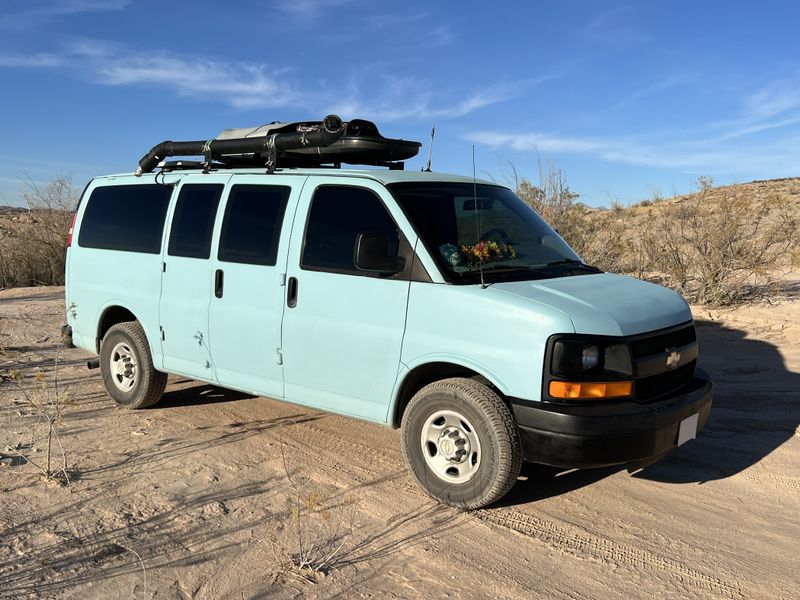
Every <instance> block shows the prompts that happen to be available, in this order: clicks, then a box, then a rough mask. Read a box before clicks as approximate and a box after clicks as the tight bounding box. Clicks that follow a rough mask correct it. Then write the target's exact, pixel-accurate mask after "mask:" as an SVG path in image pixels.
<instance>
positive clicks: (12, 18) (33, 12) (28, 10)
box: [0, 0, 131, 29]
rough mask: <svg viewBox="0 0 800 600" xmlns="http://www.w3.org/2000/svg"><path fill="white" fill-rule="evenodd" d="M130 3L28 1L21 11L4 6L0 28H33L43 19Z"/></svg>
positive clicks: (121, 0)
mask: <svg viewBox="0 0 800 600" xmlns="http://www.w3.org/2000/svg"><path fill="white" fill-rule="evenodd" d="M130 3H131V0H28V1H27V2H25V3H24V8H23V9H22V10H15V6H14V5H13V4H12V5H11V6H4V7H3V9H4V14H3V19H2V21H0V28H6V29H8V28H26V27H33V26H36V25H38V24H39V23H41V21H42V20H45V19H53V18H57V17H64V16H68V15H74V14H79V13H85V12H107V11H117V10H123V9H124V8H126V7H127V6H128V5H129V4H130ZM16 4H19V3H16Z"/></svg>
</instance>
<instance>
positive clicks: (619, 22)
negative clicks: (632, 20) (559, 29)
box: [578, 6, 653, 46]
mask: <svg viewBox="0 0 800 600" xmlns="http://www.w3.org/2000/svg"><path fill="white" fill-rule="evenodd" d="M631 10H632V7H630V6H616V7H614V8H611V9H609V10H607V11H605V12H603V13H600V14H598V15H596V16H595V17H594V18H593V19H591V20H590V21H589V22H588V23H587V24H586V25H584V26H583V27H581V28H580V29H579V30H578V34H579V35H580V36H581V37H584V38H591V39H593V40H595V41H596V42H600V43H603V44H608V45H614V46H639V45H641V44H647V43H649V42H651V41H653V37H652V36H651V35H650V34H649V33H645V32H644V31H642V30H641V29H639V28H636V27H633V26H631V25H627V24H625V22H624V21H625V18H626V15H627V14H628V13H630V12H631Z"/></svg>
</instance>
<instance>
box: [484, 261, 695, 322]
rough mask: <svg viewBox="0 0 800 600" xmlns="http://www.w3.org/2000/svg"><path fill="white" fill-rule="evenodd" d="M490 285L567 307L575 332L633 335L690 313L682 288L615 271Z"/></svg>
mask: <svg viewBox="0 0 800 600" xmlns="http://www.w3.org/2000/svg"><path fill="white" fill-rule="evenodd" d="M490 287H491V288H492V289H494V290H497V291H501V292H504V293H508V294H513V295H515V296H520V297H522V298H527V299H529V300H532V301H535V302H538V303H541V304H546V305H547V306H550V307H552V308H555V309H557V310H559V311H561V312H563V313H564V314H566V315H567V317H569V318H570V319H571V320H572V323H573V325H574V327H575V332H576V333H587V334H597V335H635V334H638V333H645V332H648V331H654V330H656V329H664V328H665V327H670V326H672V325H677V324H679V323H685V322H686V321H689V320H691V318H692V313H691V311H690V310H689V305H688V304H686V301H685V300H684V299H683V297H681V295H680V294H677V293H676V292H673V291H672V290H669V289H667V288H665V287H662V286H660V285H655V284H652V283H647V282H646V281H641V280H639V279H633V278H632V277H625V276H623V275H615V274H613V273H599V274H593V275H576V276H572V277H557V278H553V279H539V280H535V281H514V282H504V283H494V284H492V285H491V286H490Z"/></svg>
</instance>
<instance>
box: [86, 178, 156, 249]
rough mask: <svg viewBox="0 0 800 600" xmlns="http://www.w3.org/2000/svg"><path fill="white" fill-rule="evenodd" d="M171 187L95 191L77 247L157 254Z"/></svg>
mask: <svg viewBox="0 0 800 600" xmlns="http://www.w3.org/2000/svg"><path fill="white" fill-rule="evenodd" d="M171 194H172V186H166V185H157V184H153V185H147V184H145V185H110V186H105V187H99V188H96V189H95V190H94V191H93V192H92V195H91V196H90V197H89V203H88V204H87V206H86V210H85V211H84V213H83V218H82V219H81V231H80V234H79V236H78V245H79V246H83V247H84V248H105V249H107V250H124V251H127V252H145V253H148V254H159V253H160V252H161V237H162V235H163V233H164V218H165V216H166V214H167V206H168V205H169V198H170V195H171Z"/></svg>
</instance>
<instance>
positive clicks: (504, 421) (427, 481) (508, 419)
mask: <svg viewBox="0 0 800 600" xmlns="http://www.w3.org/2000/svg"><path fill="white" fill-rule="evenodd" d="M402 444H403V454H404V455H405V458H406V462H407V463H408V466H409V469H410V470H411V472H412V473H413V475H414V477H415V478H416V480H417V482H419V484H420V486H422V488H423V489H424V490H425V491H426V492H427V493H428V494H430V495H431V496H433V497H434V498H436V499H437V500H439V501H440V502H442V503H444V504H448V505H450V506H455V507H458V508H464V509H476V508H481V507H484V506H487V505H489V504H492V503H493V502H496V501H497V500H499V499H500V498H502V497H503V496H504V495H505V494H506V493H508V491H509V490H510V489H511V487H512V486H513V485H514V482H515V481H516V480H517V477H518V476H519V472H520V469H521V467H522V447H521V444H520V440H519V432H518V430H517V424H516V421H515V420H514V416H513V415H512V414H511V410H510V409H509V407H508V406H507V405H506V403H505V402H503V399H502V398H501V397H500V396H499V395H498V394H497V393H496V392H495V391H494V390H492V389H491V388H489V387H487V386H485V385H483V384H481V383H478V382H476V381H473V380H471V379H463V378H452V379H444V380H442V381H437V382H434V383H431V384H429V385H427V386H425V387H424V388H422V389H421V390H420V391H419V392H417V393H416V394H415V395H414V397H413V398H412V399H411V402H410V403H409V405H408V408H407V409H406V411H405V414H404V415H403V423H402Z"/></svg>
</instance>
